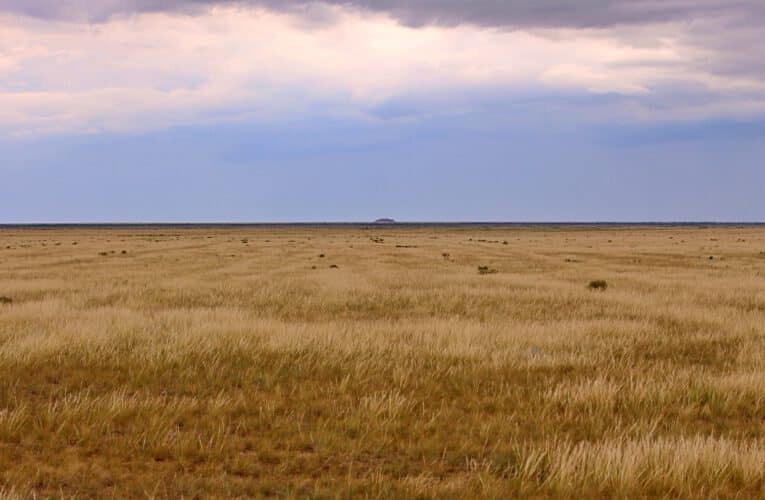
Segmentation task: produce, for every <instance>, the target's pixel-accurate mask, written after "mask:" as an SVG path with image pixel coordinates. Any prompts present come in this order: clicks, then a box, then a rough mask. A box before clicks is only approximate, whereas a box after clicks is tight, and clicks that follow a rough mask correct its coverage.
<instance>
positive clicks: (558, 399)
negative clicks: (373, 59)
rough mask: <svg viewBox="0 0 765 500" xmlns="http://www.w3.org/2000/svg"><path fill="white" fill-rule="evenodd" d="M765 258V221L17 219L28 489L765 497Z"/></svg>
mask: <svg viewBox="0 0 765 500" xmlns="http://www.w3.org/2000/svg"><path fill="white" fill-rule="evenodd" d="M75 242H76V243H77V244H76V245H75V244H74V243H75ZM763 251H765V229H763V228H756V227H711V228H699V227H671V228H661V227H654V228H634V227H633V228H600V229H599V228H576V227H568V228H549V227H538V228H513V227H504V228H502V227H491V228H483V227H478V226H473V227H454V228H443V227H442V228H434V227H430V228H400V227H395V226H391V227H387V226H386V227H371V228H363V227H347V228H307V227H303V228H298V227H285V228H276V227H274V228H228V229H211V228H206V229H177V228H133V229H130V228H122V229H100V230H99V229H82V228H81V229H55V230H50V229H49V230H44V229H36V230H32V229H25V230H21V229H4V230H0V296H2V297H6V298H7V299H8V300H7V301H2V303H0V498H30V497H34V496H37V497H41V496H42V497H45V496H54V497H61V496H63V497H71V496H78V497H91V496H114V497H128V496H133V497H175V498H177V497H181V496H238V497H246V496H299V497H305V496H309V497H336V496H351V495H357V496H373V497H379V496H381V497H399V496H421V497H453V498H464V497H467V496H486V497H507V496H520V495H523V496H533V497H546V496H561V497H583V496H589V497H592V496H612V497H636V496H637V497H640V496H673V497H675V496H681V497H699V496H708V497H709V496H711V497H733V496H738V497H742V496H754V497H762V496H763V495H765V467H764V466H763V464H765V426H763V420H764V419H765V254H763V253H762V252H763ZM710 257H713V258H711V259H710ZM331 265H333V266H337V267H336V268H330V266H331ZM482 266H485V267H486V268H487V269H491V270H496V271H497V272H496V273H488V274H486V273H484V275H481V274H480V273H478V272H476V269H477V268H479V267H482ZM593 280H604V281H607V283H608V288H607V289H606V290H602V291H600V292H593V291H592V290H589V289H588V283H590V282H591V281H593Z"/></svg>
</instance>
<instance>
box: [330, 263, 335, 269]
mask: <svg viewBox="0 0 765 500" xmlns="http://www.w3.org/2000/svg"><path fill="white" fill-rule="evenodd" d="M329 268H330V269H337V264H332V265H331V266H329Z"/></svg>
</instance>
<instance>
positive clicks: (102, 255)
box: [98, 252, 109, 257]
mask: <svg viewBox="0 0 765 500" xmlns="http://www.w3.org/2000/svg"><path fill="white" fill-rule="evenodd" d="M98 255H100V256H101V257H106V256H107V255H109V252H98Z"/></svg>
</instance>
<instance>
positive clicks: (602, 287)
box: [587, 280, 608, 290]
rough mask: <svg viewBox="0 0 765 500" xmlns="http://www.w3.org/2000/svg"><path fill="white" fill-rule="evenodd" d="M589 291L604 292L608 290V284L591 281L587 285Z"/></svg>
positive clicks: (603, 281) (601, 281)
mask: <svg viewBox="0 0 765 500" xmlns="http://www.w3.org/2000/svg"><path fill="white" fill-rule="evenodd" d="M587 288H589V289H590V290H605V289H606V288H608V283H606V281H605V280H593V281H590V283H589V284H588V285H587Z"/></svg>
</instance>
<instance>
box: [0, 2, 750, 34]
mask: <svg viewBox="0 0 765 500" xmlns="http://www.w3.org/2000/svg"><path fill="white" fill-rule="evenodd" d="M322 3H323V4H328V5H334V6H341V7H344V8H356V9H362V10H369V11H374V12H381V13H385V14H388V15H390V16H392V17H394V18H396V19H398V20H399V21H401V22H402V23H404V24H407V25H412V26H422V25H430V24H435V25H446V26H454V25H458V24H464V23H470V24H475V25H480V26H490V27H514V28H539V27H547V28H551V27H555V28H592V27H611V26H614V25H619V24H646V23H654V22H664V21H671V20H686V21H688V20H693V19H696V18H703V17H708V16H716V15H736V16H738V17H740V18H742V19H748V20H749V21H750V22H751V23H757V22H758V20H759V22H761V21H762V20H763V16H765V6H763V4H762V2H760V1H759V0H578V1H576V2H573V1H560V0H535V1H529V0H471V1H470V2H465V1H464V0H419V1H418V0H414V1H412V0H318V1H316V0H100V1H99V2H93V1H92V0H0V10H5V11H8V12H17V13H24V14H28V15H31V16H37V17H43V18H54V19H90V20H103V19H106V18H108V17H109V16H112V15H116V14H126V13H127V14H130V13H140V12H184V13H198V12H201V11H203V10H204V9H206V8H210V7H216V6H224V7H226V6H229V7H230V6H244V7H247V6H249V7H265V8H268V9H273V10H281V11H287V12H293V13H294V12H299V11H304V12H308V13H310V12H317V11H314V10H312V9H311V6H315V5H316V4H322Z"/></svg>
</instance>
